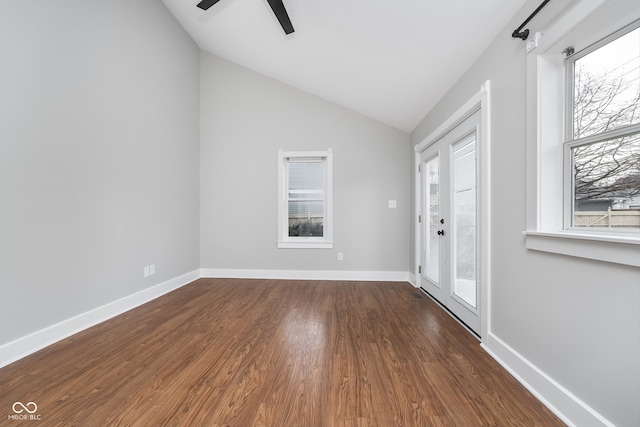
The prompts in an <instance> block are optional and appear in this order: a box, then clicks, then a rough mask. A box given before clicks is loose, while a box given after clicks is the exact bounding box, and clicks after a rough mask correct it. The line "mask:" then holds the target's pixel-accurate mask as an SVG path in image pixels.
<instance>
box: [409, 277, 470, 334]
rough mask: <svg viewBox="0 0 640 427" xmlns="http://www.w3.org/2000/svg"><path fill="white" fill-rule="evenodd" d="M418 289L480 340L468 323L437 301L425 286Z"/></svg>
mask: <svg viewBox="0 0 640 427" xmlns="http://www.w3.org/2000/svg"><path fill="white" fill-rule="evenodd" d="M418 289H420V290H421V291H422V292H424V293H425V294H426V295H427V296H428V297H429V298H431V300H432V301H433V302H435V303H436V304H438V305H439V306H440V308H442V309H444V311H445V312H446V313H448V314H449V316H451V317H452V318H453V319H454V320H455V321H456V322H458V323H459V324H461V325H462V326H463V327H464V328H465V329H466V330H467V331H469V332H471V335H473V336H474V337H475V338H476V339H477V340H478V341H480V342H482V337H481V336H480V335H479V334H478V333H477V332H476V331H474V330H473V329H471V328H470V327H469V325H467V324H466V323H464V322H463V321H462V320H461V319H460V318H459V317H458V316H456V315H455V314H454V313H453V312H452V311H451V310H449V309H448V308H447V307H446V306H445V305H443V304H442V303H441V302H440V301H438V300H437V299H435V298H434V297H433V295H431V294H430V293H429V292H428V291H427V290H426V289H425V288H423V287H420V288H418Z"/></svg>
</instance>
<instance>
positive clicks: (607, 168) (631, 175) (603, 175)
mask: <svg viewBox="0 0 640 427" xmlns="http://www.w3.org/2000/svg"><path fill="white" fill-rule="evenodd" d="M572 157H573V169H574V181H573V182H574V184H573V187H574V218H573V225H574V226H575V227H607V228H614V227H615V228H626V229H634V228H640V134H635V135H630V136H624V137H621V138H614V139H610V140H607V141H602V142H596V143H593V144H586V145H582V146H578V147H574V148H573V149H572Z"/></svg>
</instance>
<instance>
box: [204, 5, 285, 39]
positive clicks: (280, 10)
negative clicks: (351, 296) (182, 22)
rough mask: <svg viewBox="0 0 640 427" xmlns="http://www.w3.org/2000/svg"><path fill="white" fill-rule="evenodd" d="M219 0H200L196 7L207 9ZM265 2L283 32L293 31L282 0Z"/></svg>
mask: <svg viewBox="0 0 640 427" xmlns="http://www.w3.org/2000/svg"><path fill="white" fill-rule="evenodd" d="M219 1H220V0H202V1H201V2H200V3H198V7H199V8H200V9H202V10H207V9H209V8H210V7H211V6H213V5H214V4H216V3H218V2H219ZM267 2H269V6H271V10H273V13H274V14H275V15H276V18H278V21H279V22H280V25H282V29H283V30H284V32H285V34H291V33H293V31H294V29H293V24H292V23H291V20H290V19H289V15H288V14H287V9H285V8H284V4H283V3H282V0H267Z"/></svg>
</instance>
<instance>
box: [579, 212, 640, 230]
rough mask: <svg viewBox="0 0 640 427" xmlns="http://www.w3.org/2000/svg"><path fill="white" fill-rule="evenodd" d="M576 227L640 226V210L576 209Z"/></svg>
mask: <svg viewBox="0 0 640 427" xmlns="http://www.w3.org/2000/svg"><path fill="white" fill-rule="evenodd" d="M573 225H574V226H575V227H607V228H608V227H611V228H640V210H635V209H633V210H632V209H625V210H619V211H614V210H611V209H609V210H608V211H576V212H575V217H574V220H573Z"/></svg>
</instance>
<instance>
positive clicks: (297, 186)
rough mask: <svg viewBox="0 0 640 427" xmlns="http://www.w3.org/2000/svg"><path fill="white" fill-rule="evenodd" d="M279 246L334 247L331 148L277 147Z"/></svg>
mask: <svg viewBox="0 0 640 427" xmlns="http://www.w3.org/2000/svg"><path fill="white" fill-rule="evenodd" d="M278 172H279V179H278V182H279V190H278V195H279V201H278V234H279V237H278V247H279V248H331V247H333V241H332V221H331V220H332V218H331V216H332V215H331V214H332V197H331V189H332V185H331V183H332V176H331V175H332V152H331V149H329V150H327V151H283V150H279V151H278Z"/></svg>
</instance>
